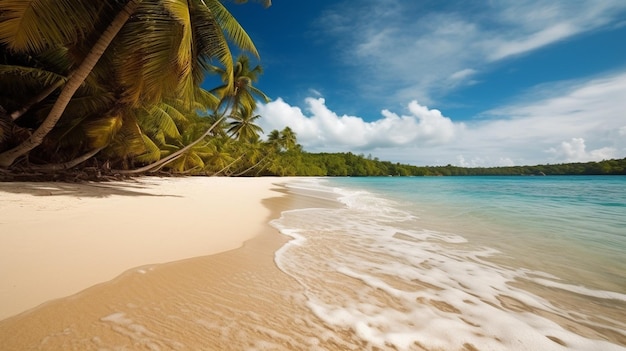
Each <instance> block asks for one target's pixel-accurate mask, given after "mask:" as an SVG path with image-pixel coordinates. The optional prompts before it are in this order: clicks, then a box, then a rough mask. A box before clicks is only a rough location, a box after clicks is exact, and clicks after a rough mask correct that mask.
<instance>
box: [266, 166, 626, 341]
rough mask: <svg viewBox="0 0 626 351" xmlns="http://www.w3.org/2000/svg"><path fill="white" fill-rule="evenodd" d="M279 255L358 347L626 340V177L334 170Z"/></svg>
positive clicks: (294, 214) (312, 303) (306, 185)
mask: <svg viewBox="0 0 626 351" xmlns="http://www.w3.org/2000/svg"><path fill="white" fill-rule="evenodd" d="M289 188H290V189H291V191H292V192H293V193H295V194H298V193H300V194H303V196H304V194H309V195H308V196H310V194H311V192H312V191H314V192H315V193H316V194H317V195H316V196H319V197H326V198H328V199H335V200H336V201H338V202H340V203H341V204H342V207H340V208H335V209H329V208H311V209H300V210H295V211H288V212H285V213H283V215H282V217H281V218H280V219H278V220H276V221H274V222H273V224H274V225H275V226H276V227H277V228H278V229H280V230H281V232H283V233H284V234H286V235H290V236H291V237H293V238H294V240H292V241H291V242H290V243H289V244H287V245H286V246H285V247H283V248H282V249H281V250H279V252H278V253H277V255H276V262H277V264H278V266H279V268H280V269H281V270H283V271H284V272H286V273H287V274H289V275H291V276H292V277H293V278H294V279H296V280H297V281H298V282H299V283H300V285H302V286H303V287H304V290H305V291H306V295H307V301H308V302H307V306H308V308H309V309H310V310H311V312H312V313H314V314H315V315H316V316H317V317H318V318H319V319H320V320H322V321H323V323H324V324H325V325H326V327H327V328H329V329H331V330H334V331H336V332H337V335H335V336H332V337H336V338H338V339H341V335H344V334H342V333H345V332H349V333H354V334H355V335H357V339H358V340H356V341H354V340H353V342H354V343H353V344H350V343H348V346H350V347H355V348H356V349H375V348H381V349H400V350H413V349H415V350H422V349H428V350H431V349H433V350H436V349H442V350H457V349H458V350H461V349H464V350H472V347H474V349H479V350H625V349H626V177H620V176H617V177H425V178H422V177H415V178H392V177H381V178H323V179H303V180H301V181H297V182H293V183H290V184H289Z"/></svg>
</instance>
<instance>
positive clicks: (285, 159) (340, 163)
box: [263, 150, 626, 176]
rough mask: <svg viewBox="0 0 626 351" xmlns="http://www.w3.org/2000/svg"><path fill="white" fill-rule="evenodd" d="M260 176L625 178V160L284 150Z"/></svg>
mask: <svg viewBox="0 0 626 351" xmlns="http://www.w3.org/2000/svg"><path fill="white" fill-rule="evenodd" d="M263 174H264V175H278V176H495V175H500V176H513V175H523V176H543V175H626V158H624V159H616V160H606V161H601V162H586V163H564V164H553V165H551V164H547V165H537V166H512V167H476V168H467V167H457V166H452V165H447V166H413V165H408V164H401V163H392V162H389V161H380V160H379V159H378V158H372V157H371V156H365V155H356V154H353V153H351V152H347V153H308V152H302V151H300V150H288V151H286V152H284V153H281V154H279V155H277V156H276V159H275V160H274V165H273V167H269V168H267V169H266V170H265V171H264V172H263Z"/></svg>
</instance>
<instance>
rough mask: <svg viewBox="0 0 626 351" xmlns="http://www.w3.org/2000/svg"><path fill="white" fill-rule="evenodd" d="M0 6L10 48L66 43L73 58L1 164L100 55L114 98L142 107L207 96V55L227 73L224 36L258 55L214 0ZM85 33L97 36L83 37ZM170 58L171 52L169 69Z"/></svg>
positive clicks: (36, 1) (51, 116)
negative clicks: (47, 103)
mask: <svg viewBox="0 0 626 351" xmlns="http://www.w3.org/2000/svg"><path fill="white" fill-rule="evenodd" d="M121 5H123V6H121ZM2 6H3V8H2V11H0V44H1V45H5V46H6V47H7V48H8V49H9V50H11V52H16V53H25V54H32V55H37V54H38V53H40V52H42V51H45V50H46V49H47V48H49V47H57V46H62V47H68V48H70V49H71V50H69V51H68V52H69V53H68V55H71V56H72V57H73V58H74V59H75V62H77V64H76V68H75V69H73V70H72V71H71V74H69V75H68V76H67V77H66V79H67V82H66V83H64V84H62V86H63V88H62V90H61V92H60V94H59V95H58V97H57V98H56V101H55V103H54V105H53V106H52V108H51V109H50V111H49V113H48V114H47V117H46V118H45V119H44V120H43V122H42V123H40V124H39V125H38V126H37V128H36V129H35V131H34V132H33V133H32V135H31V136H30V137H29V138H28V139H27V140H25V141H23V142H22V143H21V144H19V145H17V146H16V147H14V148H12V149H10V150H7V151H4V152H2V153H0V168H8V167H10V166H11V165H12V164H13V163H14V162H15V160H16V159H17V158H18V157H20V156H22V155H26V154H28V153H29V152H30V151H31V150H32V149H34V148H35V147H37V146H39V145H40V144H41V143H42V141H43V140H44V137H46V135H48V133H49V132H50V131H51V130H52V129H53V128H54V126H55V125H56V124H57V122H58V121H59V119H60V118H61V116H62V115H63V113H64V112H65V109H66V107H67V106H68V104H69V103H70V101H71V100H72V97H73V96H74V94H75V93H76V91H77V90H78V89H79V87H80V86H81V85H82V84H83V82H84V81H85V79H86V78H87V77H88V76H89V75H90V74H92V72H93V71H94V67H96V65H97V64H98V62H99V61H100V62H101V64H100V66H102V67H109V68H110V69H109V70H107V69H105V68H103V69H101V70H100V72H107V71H108V73H110V75H108V78H109V79H110V77H115V78H116V80H117V81H118V82H119V85H120V86H121V89H120V90H121V96H120V98H121V99H120V101H121V103H122V104H124V105H126V106H130V107H135V108H137V107H142V105H143V107H145V105H150V104H154V103H157V102H159V101H161V100H162V99H163V98H165V97H168V96H169V97H178V98H180V99H182V100H184V101H185V102H186V103H187V104H188V106H192V105H193V104H194V102H195V101H202V100H203V101H205V102H206V101H208V100H210V98H208V94H206V93H203V92H202V90H199V89H198V86H199V85H200V83H201V82H202V80H203V77H204V73H205V72H207V71H209V68H210V67H211V66H210V65H209V64H208V61H209V60H210V59H211V58H216V59H217V60H218V61H219V62H220V63H221V64H222V65H223V66H224V68H223V70H224V72H226V73H228V74H229V76H230V77H232V76H233V71H234V68H233V60H232V55H231V51H230V49H229V46H228V41H229V40H230V41H232V42H233V43H234V44H235V45H237V46H239V47H240V48H241V49H243V50H247V51H249V52H251V53H253V54H254V55H258V54H257V52H256V49H255V48H254V45H253V44H252V41H251V40H250V38H249V36H248V35H247V34H246V33H245V31H244V30H243V29H242V28H241V26H240V25H239V24H238V23H237V22H236V21H235V19H234V18H233V17H232V15H230V13H229V12H228V11H227V10H226V9H225V7H224V6H223V5H222V4H221V3H220V1H219V0H170V1H155V2H145V3H144V2H142V0H128V1H127V2H125V3H120V2H103V3H101V2H98V1H91V0H80V1H73V2H65V1H46V0H31V1H22V0H4V2H3V4H2ZM131 15H133V17H132V18H131ZM50 18H54V20H53V21H51V20H50ZM78 19H80V20H78ZM129 19H130V20H129ZM102 29H104V31H103V32H102V34H101V35H98V34H97V33H99V32H100V31H102ZM91 37H96V38H97V40H96V41H95V42H89V41H85V40H84V38H91ZM92 43H93V44H92ZM110 46H111V49H110V50H109V49H108V48H109V47H110ZM105 53H107V55H104V54H105ZM171 57H174V58H175V59H174V61H173V62H174V65H173V69H172V65H171V63H172V61H171V60H170V58H171ZM111 70H112V71H111ZM111 73H112V74H111ZM233 89H234V85H233V81H232V80H229V81H227V83H226V88H225V91H226V92H229V91H232V90H233Z"/></svg>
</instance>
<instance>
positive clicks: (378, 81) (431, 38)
mask: <svg viewBox="0 0 626 351" xmlns="http://www.w3.org/2000/svg"><path fill="white" fill-rule="evenodd" d="M434 4H436V5H434V6H433V3H424V2H419V1H401V0H376V1H374V0H365V1H361V2H360V3H359V5H358V6H355V4H354V2H351V1H350V2H348V1H346V2H339V3H338V4H336V5H334V6H333V7H331V10H329V11H327V12H326V13H325V14H324V16H323V17H322V18H320V19H319V21H318V29H319V32H320V33H325V38H326V39H327V40H330V41H332V42H334V43H336V47H335V51H334V53H333V56H332V57H331V59H338V60H340V61H341V63H342V64H344V65H346V66H349V67H354V69H351V68H347V69H346V70H345V74H346V75H350V74H354V75H355V77H354V79H363V72H367V80H368V84H362V85H359V86H357V87H356V88H357V89H360V93H361V94H363V95H365V96H367V97H368V98H370V99H376V98H380V97H381V96H384V99H385V101H390V100H391V101H392V102H394V103H396V104H398V103H405V102H406V101H410V100H413V99H416V100H418V101H420V102H421V103H426V104H431V105H432V104H433V103H434V102H436V101H437V100H438V98H439V97H441V96H444V95H445V94H446V93H448V92H449V91H451V90H453V89H456V88H457V87H458V86H463V85H466V84H472V83H474V82H473V81H472V80H473V79H475V76H476V74H478V73H480V72H481V71H485V70H488V69H489V65H490V64H492V63H493V61H497V60H502V59H505V58H509V57H511V56H514V55H521V54H525V53H528V52H530V51H533V50H537V49H539V48H542V47H545V46H547V45H550V44H553V43H556V42H558V41H562V40H565V39H568V38H572V37H574V36H576V35H580V34H582V33H585V32H589V31H593V30H599V29H601V28H604V27H607V28H614V26H615V23H617V22H619V21H620V18H623V14H624V12H625V11H626V1H623V0H602V1H577V0H571V1H559V2H555V1H551V0H543V1H541V0H518V1H494V2H477V3H468V4H466V5H465V6H447V5H446V4H445V3H443V2H435V3H434ZM372 8H376V9H377V11H372V10H371V9H372ZM468 67H472V69H468ZM352 72H354V73H352Z"/></svg>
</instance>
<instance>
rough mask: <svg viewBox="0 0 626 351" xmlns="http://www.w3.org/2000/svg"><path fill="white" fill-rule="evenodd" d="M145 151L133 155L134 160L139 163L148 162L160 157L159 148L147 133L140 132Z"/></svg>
mask: <svg viewBox="0 0 626 351" xmlns="http://www.w3.org/2000/svg"><path fill="white" fill-rule="evenodd" d="M141 138H142V139H143V143H144V146H145V148H146V152H145V153H143V154H141V155H137V156H135V160H136V161H139V162H141V163H150V162H154V161H158V160H160V159H161V149H159V147H158V146H157V144H155V143H154V141H152V139H150V138H149V137H148V136H147V135H145V134H141Z"/></svg>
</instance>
